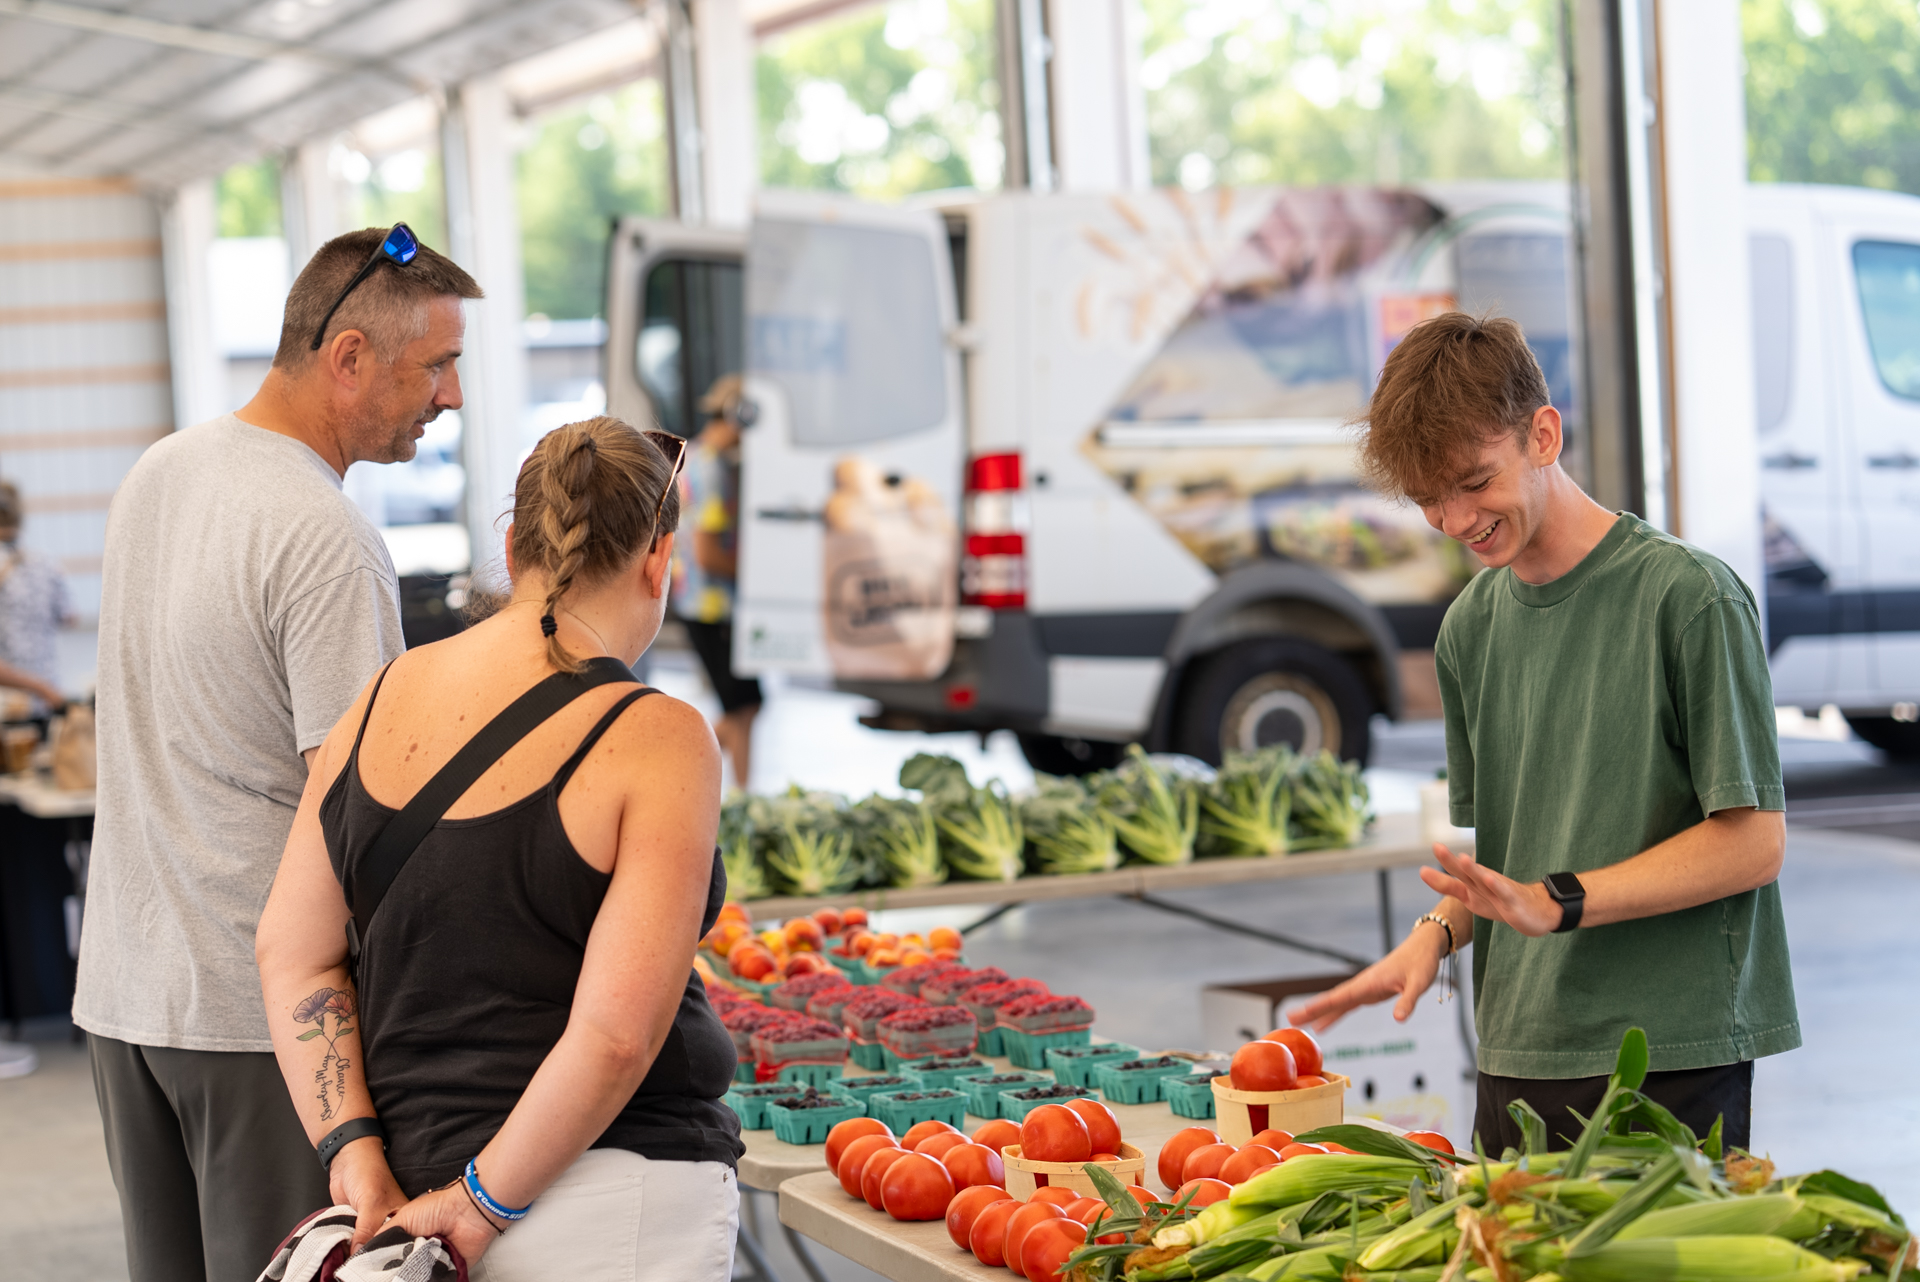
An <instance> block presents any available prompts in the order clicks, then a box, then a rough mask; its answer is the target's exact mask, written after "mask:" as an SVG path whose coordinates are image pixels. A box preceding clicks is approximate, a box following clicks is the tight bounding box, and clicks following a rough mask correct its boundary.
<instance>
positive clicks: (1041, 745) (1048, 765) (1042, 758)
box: [1019, 734, 1126, 775]
mask: <svg viewBox="0 0 1920 1282" xmlns="http://www.w3.org/2000/svg"><path fill="white" fill-rule="evenodd" d="M1019 739H1020V751H1021V752H1022V753H1024V754H1025V755H1026V758H1027V764H1028V765H1030V766H1032V767H1033V768H1034V769H1035V770H1037V771H1039V772H1040V773H1041V774H1043V775H1090V774H1093V773H1094V772H1095V771H1098V770H1111V769H1113V768H1114V767H1115V766H1117V765H1119V764H1120V759H1121V758H1122V757H1124V756H1125V755H1126V748H1125V746H1124V745H1121V744H1117V743H1109V742H1107V741H1106V740H1104V739H1075V738H1071V737H1069V736H1065V735H1057V734H1023V735H1020V736H1019Z"/></svg>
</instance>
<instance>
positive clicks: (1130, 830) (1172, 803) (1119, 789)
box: [1099, 743, 1201, 864]
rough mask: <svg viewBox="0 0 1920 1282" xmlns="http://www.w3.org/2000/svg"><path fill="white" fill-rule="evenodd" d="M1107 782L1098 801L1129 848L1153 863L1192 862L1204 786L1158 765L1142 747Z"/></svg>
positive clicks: (1131, 748) (1131, 747)
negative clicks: (1201, 792) (1201, 791)
mask: <svg viewBox="0 0 1920 1282" xmlns="http://www.w3.org/2000/svg"><path fill="white" fill-rule="evenodd" d="M1127 757H1128V760H1127V761H1126V763H1125V764H1124V765H1122V766H1121V767H1120V768H1119V769H1118V770H1115V771H1113V772H1112V773H1111V774H1109V775H1108V776H1107V777H1106V780H1105V781H1104V782H1103V784H1102V786H1101V788H1100V792H1099V799H1100V803H1101V805H1102V807H1103V808H1104V809H1105V810H1106V811H1107V813H1108V814H1109V816H1110V817H1111V818H1112V820H1113V827H1114V831H1115V832H1117V833H1118V834H1119V836H1120V840H1121V841H1122V842H1124V843H1125V844H1126V847H1127V849H1128V850H1130V851H1132V852H1133V853H1134V854H1135V855H1137V856H1138V857H1139V858H1141V859H1143V860H1145V861H1146V862H1147V863H1150V864H1184V863H1188V862H1191V861H1192V859H1193V841H1194V837H1195V836H1196V834H1197V833H1198V832H1199V827H1200V787H1201V786H1200V784H1199V783H1198V782H1196V781H1195V780H1192V779H1188V778H1183V777H1182V776H1180V775H1179V774H1176V773H1175V772H1174V771H1173V770H1171V769H1169V768H1168V767H1166V766H1162V765H1158V764H1156V763H1155V762H1154V761H1153V759H1152V758H1151V757H1149V756H1147V754H1146V750H1145V749H1143V748H1142V747H1141V746H1140V745H1139V744H1137V743H1135V744H1129V745H1127Z"/></svg>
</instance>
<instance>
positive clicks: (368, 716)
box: [347, 659, 400, 761]
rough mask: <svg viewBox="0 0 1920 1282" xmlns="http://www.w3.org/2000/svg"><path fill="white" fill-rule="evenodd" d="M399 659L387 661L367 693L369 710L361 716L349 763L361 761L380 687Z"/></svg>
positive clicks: (349, 754) (348, 757)
mask: <svg viewBox="0 0 1920 1282" xmlns="http://www.w3.org/2000/svg"><path fill="white" fill-rule="evenodd" d="M398 662H400V661H399V660H398V659H389V660H387V666H386V667H384V668H382V669H380V675H379V676H377V677H375V678H374V679H373V689H372V690H370V691H368V693H367V709H366V711H365V712H362V713H361V714H360V729H359V730H358V731H356V732H355V733H354V736H353V751H352V752H350V753H348V754H347V760H348V761H359V760H360V741H361V740H362V739H364V738H366V737H367V722H369V721H371V720H373V701H374V700H375V699H378V698H379V697H380V687H381V685H382V684H384V683H385V681H386V679H387V673H389V672H392V671H393V665H394V664H396V663H398Z"/></svg>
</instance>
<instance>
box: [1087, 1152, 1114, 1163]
mask: <svg viewBox="0 0 1920 1282" xmlns="http://www.w3.org/2000/svg"><path fill="white" fill-rule="evenodd" d="M1087 1160H1088V1161H1089V1162H1117V1161H1119V1160H1120V1155H1119V1154H1118V1153H1095V1154H1094V1155H1093V1156H1092V1157H1090V1158H1088V1159H1087Z"/></svg>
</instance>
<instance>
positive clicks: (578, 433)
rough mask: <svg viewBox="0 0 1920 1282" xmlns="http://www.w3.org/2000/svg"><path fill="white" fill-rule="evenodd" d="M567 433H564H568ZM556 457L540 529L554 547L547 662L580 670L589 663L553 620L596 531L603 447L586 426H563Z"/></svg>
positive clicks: (545, 477) (544, 485)
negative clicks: (595, 490)
mask: <svg viewBox="0 0 1920 1282" xmlns="http://www.w3.org/2000/svg"><path fill="white" fill-rule="evenodd" d="M563 432H564V433H565V435H564V436H562V435H561V434H562V433H563ZM553 435H554V436H558V437H561V439H560V440H558V441H555V442H554V446H553V453H554V455H555V456H557V457H554V458H552V459H551V461H550V462H549V463H548V465H547V467H545V468H544V469H543V470H542V472H541V477H540V497H541V499H542V503H541V511H540V534H541V537H542V539H543V540H544V541H545V543H546V545H547V547H548V548H549V549H550V550H551V556H552V561H551V563H550V565H549V567H548V570H549V575H550V577H549V578H548V580H547V605H546V609H545V611H543V615H544V617H543V618H542V619H541V621H540V626H541V630H542V631H544V632H546V634H547V661H548V662H550V663H551V664H553V666H554V667H556V668H558V669H559V670H560V671H562V672H579V671H581V670H582V669H583V668H585V667H586V665H585V664H584V663H582V662H581V661H580V660H579V659H576V658H575V657H574V656H573V654H572V652H571V651H569V650H568V649H567V648H566V646H564V645H562V644H560V638H559V636H558V635H556V633H555V632H554V631H553V628H552V626H551V625H550V624H549V622H548V621H549V620H552V619H554V618H555V616H556V614H557V612H558V610H559V608H560V598H561V597H563V596H565V595H566V593H567V589H568V588H570V587H572V586H573V580H574V576H575V575H577V574H579V573H580V570H581V568H582V567H583V566H585V564H586V560H587V540H588V537H589V536H590V535H591V533H592V531H591V529H590V528H589V523H590V521H591V520H592V518H593V495H592V491H591V488H590V484H591V482H592V480H593V464H594V460H595V458H596V456H597V455H598V454H599V447H598V445H597V444H596V443H595V441H594V439H593V434H592V433H591V432H590V431H588V430H587V428H586V427H585V426H584V425H575V426H571V427H566V428H562V429H561V430H560V431H558V432H555V433H553Z"/></svg>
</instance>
